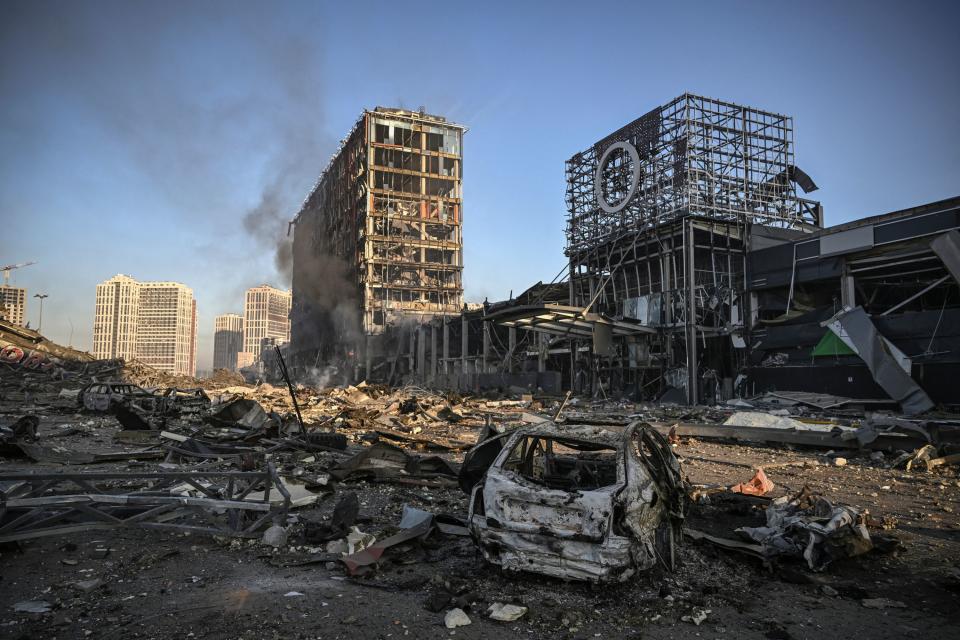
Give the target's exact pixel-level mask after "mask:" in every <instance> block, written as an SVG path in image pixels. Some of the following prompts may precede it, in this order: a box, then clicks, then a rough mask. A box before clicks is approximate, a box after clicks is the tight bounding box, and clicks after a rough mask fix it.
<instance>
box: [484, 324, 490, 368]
mask: <svg viewBox="0 0 960 640" xmlns="http://www.w3.org/2000/svg"><path fill="white" fill-rule="evenodd" d="M490 348H491V345H490V321H489V320H484V321H483V372H484V373H489V372H490Z"/></svg>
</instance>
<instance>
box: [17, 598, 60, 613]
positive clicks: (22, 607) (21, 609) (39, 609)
mask: <svg viewBox="0 0 960 640" xmlns="http://www.w3.org/2000/svg"><path fill="white" fill-rule="evenodd" d="M52 608H53V605H51V604H50V603H49V602H47V601H45V600H24V601H23V602H18V603H16V604H15V605H13V610H14V611H16V612H18V613H49V612H50V610H51V609H52Z"/></svg>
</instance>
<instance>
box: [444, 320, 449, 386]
mask: <svg viewBox="0 0 960 640" xmlns="http://www.w3.org/2000/svg"><path fill="white" fill-rule="evenodd" d="M443 375H450V323H449V322H447V318H444V319H443Z"/></svg>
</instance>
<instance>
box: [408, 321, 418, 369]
mask: <svg viewBox="0 0 960 640" xmlns="http://www.w3.org/2000/svg"><path fill="white" fill-rule="evenodd" d="M416 352H417V330H416V329H410V350H409V351H407V369H408V370H409V371H410V373H414V372H415V371H416V369H415V368H414V354H415V353H416Z"/></svg>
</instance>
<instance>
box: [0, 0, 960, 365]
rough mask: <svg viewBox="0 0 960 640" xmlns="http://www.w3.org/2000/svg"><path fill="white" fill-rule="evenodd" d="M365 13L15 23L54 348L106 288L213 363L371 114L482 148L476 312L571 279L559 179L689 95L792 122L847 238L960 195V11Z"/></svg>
mask: <svg viewBox="0 0 960 640" xmlns="http://www.w3.org/2000/svg"><path fill="white" fill-rule="evenodd" d="M348 4H349V5H350V6H348ZM360 5H361V3H342V2H304V3H297V2H276V3H265V2H230V3H220V2H190V3H187V2H165V3H141V2H99V1H98V2H10V1H5V2H2V3H0V12H2V13H0V262H2V263H3V264H8V263H13V262H21V261H25V260H37V261H38V264H36V265H33V266H31V267H27V268H24V269H21V270H19V271H15V272H13V276H12V281H13V282H14V283H16V284H18V285H20V286H26V287H28V289H29V294H30V295H31V296H32V295H33V294H34V293H36V292H44V293H47V294H48V295H49V296H50V297H49V298H48V299H47V300H46V302H45V306H44V316H45V317H44V322H43V325H44V326H43V328H44V333H46V334H47V335H49V336H50V337H51V338H53V339H55V340H58V341H60V342H64V343H66V342H68V341H70V340H71V335H72V343H73V344H74V345H75V346H79V347H81V348H89V347H90V346H91V334H92V324H93V307H94V290H95V286H96V283H97V282H100V281H102V280H105V279H107V278H109V277H111V276H113V275H114V274H116V273H127V274H129V275H132V276H134V277H136V278H139V279H143V280H176V281H180V282H183V283H185V284H187V285H189V286H190V287H192V288H193V290H194V295H195V297H196V299H197V304H198V309H199V313H200V327H199V328H200V345H199V352H200V353H199V356H200V358H199V363H200V366H201V367H208V366H209V364H210V361H211V358H212V353H211V352H212V332H213V317H214V316H215V315H216V314H218V313H224V312H230V311H234V312H238V311H240V310H241V307H242V295H243V290H244V289H245V288H247V287H249V286H253V285H256V284H260V283H262V282H268V283H274V284H277V285H281V286H286V285H287V284H288V283H287V282H285V281H284V278H283V276H282V275H281V274H279V273H278V271H277V268H276V265H275V262H274V250H275V247H276V243H277V241H278V240H280V239H282V236H283V234H284V233H285V231H286V224H285V220H288V219H289V218H290V217H292V216H293V214H294V213H295V212H296V210H297V208H298V206H299V204H300V202H301V201H302V199H303V197H304V196H305V195H306V193H307V191H308V190H309V189H310V188H311V186H312V184H313V183H314V181H315V179H316V177H317V175H318V174H319V172H320V170H321V169H322V168H323V166H324V165H325V164H326V162H327V160H328V158H329V157H330V155H331V154H332V153H333V151H334V150H335V148H336V143H337V141H338V140H339V139H340V138H341V137H343V135H344V134H345V133H346V132H347V131H348V130H349V129H350V127H351V126H352V125H353V123H354V121H355V120H356V118H357V116H358V115H359V114H360V112H361V110H362V109H363V108H365V107H374V106H376V105H384V106H402V107H406V108H412V109H416V108H418V107H420V106H421V105H422V106H424V107H426V109H427V111H429V112H431V113H438V114H442V115H446V116H447V117H448V118H450V119H452V120H455V121H457V122H461V123H463V124H465V125H467V126H468V127H469V132H468V133H467V136H466V138H465V143H464V154H465V158H464V203H465V205H464V207H465V219H464V245H465V248H464V253H465V273H464V284H465V289H466V296H467V298H468V300H482V299H483V298H484V297H486V296H489V297H490V299H491V300H493V299H501V298H504V297H506V296H507V295H508V293H509V292H510V290H511V289H512V290H514V291H520V290H523V289H524V288H526V287H527V286H528V285H529V284H532V283H534V282H536V281H538V280H541V279H543V280H549V279H551V278H552V277H553V276H554V275H555V274H556V273H557V272H558V271H559V270H560V269H561V268H562V266H563V264H564V257H563V231H564V219H565V208H564V201H563V194H564V179H563V166H564V165H563V162H564V160H565V159H567V158H568V157H570V156H571V155H572V154H573V153H575V152H576V151H578V150H580V149H582V148H585V147H587V146H589V145H590V144H592V143H593V142H594V141H596V140H597V139H598V138H600V137H602V136H603V135H605V134H606V133H609V132H610V131H612V130H614V129H616V128H618V127H619V126H621V125H623V124H625V123H626V122H628V121H630V120H632V119H634V118H636V117H637V116H639V115H641V114H643V113H645V112H646V111H648V110H650V109H651V108H653V107H654V106H657V105H660V104H664V103H666V102H667V101H669V100H670V99H672V98H673V97H675V96H677V95H679V94H681V93H683V92H684V91H691V92H695V93H702V94H706V95H709V96H712V97H717V98H721V99H724V100H730V101H734V102H739V103H745V104H750V105H753V106H757V107H759V108H763V109H767V110H771V111H777V112H780V113H786V114H789V115H792V116H793V117H794V125H795V140H796V152H797V163H798V165H799V166H800V167H802V168H803V169H804V170H805V171H806V172H807V173H809V174H810V175H811V176H812V177H813V178H814V180H815V181H816V182H817V183H818V185H819V186H820V191H819V192H817V193H816V194H815V195H816V197H818V198H819V199H820V200H821V201H822V202H823V204H824V208H825V211H826V217H827V223H828V224H837V223H840V222H843V221H846V220H850V219H853V218H857V217H862V216H866V215H875V214H879V213H883V212H886V211H891V210H895V209H898V208H903V207H908V206H913V205H916V204H921V203H924V202H928V201H932V200H937V199H941V198H946V197H950V196H954V195H957V194H958V193H960V180H958V176H960V115H958V114H960V69H958V67H960V65H958V61H960V38H958V37H957V31H956V29H957V24H958V18H960V8H958V7H960V4H958V3H956V2H942V3H936V2H916V3H907V2H883V1H881V2H807V3H787V2H774V1H767V2H721V1H713V2H702V3H698V2H687V3H682V2H681V3H666V2H658V3H642V2H624V3H608V2H593V3H583V2H571V3H566V2H550V3H533V2H523V1H514V2H505V3H499V2H483V3H469V4H467V3H450V2H447V3H443V4H431V3H429V2H424V3H417V4H415V5H410V4H400V3H397V4H394V5H391V4H388V3H382V4H381V3H376V2H367V3H362V6H360ZM451 5H452V6H451ZM252 211H256V212H258V217H255V218H254V220H255V221H256V222H257V224H254V225H250V224H246V225H245V224H244V219H245V218H248V219H249V218H250V212H252ZM30 302H31V304H30V307H29V313H28V317H29V319H30V320H31V322H32V324H33V326H36V324H37V319H38V318H37V315H38V307H37V305H36V301H35V300H33V299H32V298H31V301H30ZM71 327H72V329H71ZM71 332H72V333H71Z"/></svg>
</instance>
